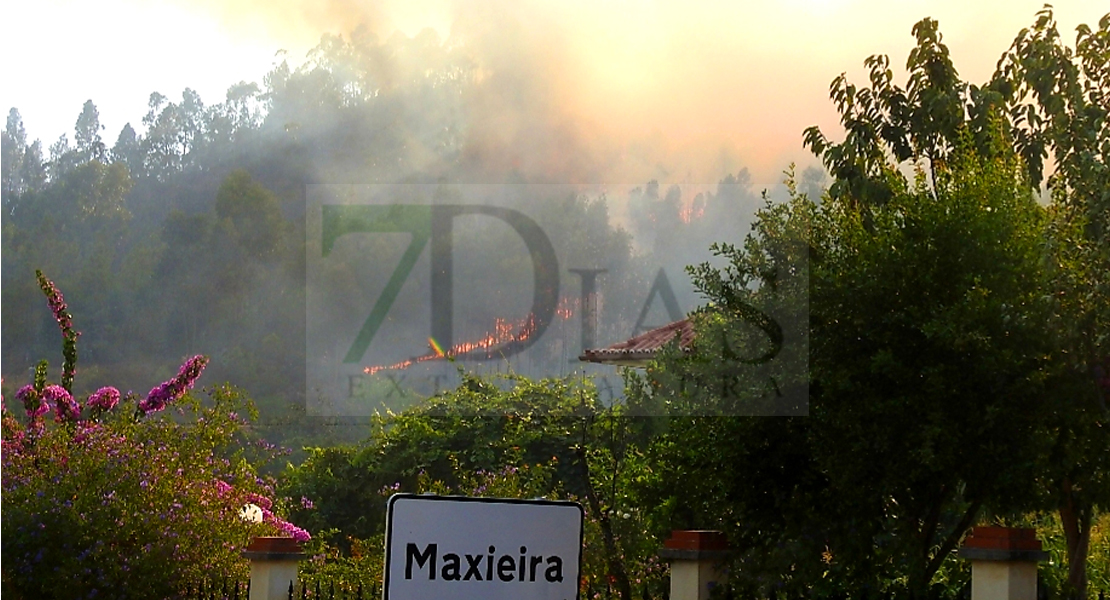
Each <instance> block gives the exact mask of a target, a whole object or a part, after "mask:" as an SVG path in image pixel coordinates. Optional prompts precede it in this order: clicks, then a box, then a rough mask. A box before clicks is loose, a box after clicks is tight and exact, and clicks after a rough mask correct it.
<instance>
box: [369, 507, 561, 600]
mask: <svg viewBox="0 0 1110 600" xmlns="http://www.w3.org/2000/svg"><path fill="white" fill-rule="evenodd" d="M386 519H387V520H386V544H385V575H384V582H383V586H382V587H383V591H382V598H383V600H576V598H577V597H578V577H579V571H580V565H581V555H582V507H581V506H579V505H578V504H576V503H574V502H556V501H549V500H513V499H501V498H468V497H461V496H429V495H421V496H417V495H412V494H397V495H395V496H393V497H391V498H390V499H389V510H388V516H387V517H386Z"/></svg>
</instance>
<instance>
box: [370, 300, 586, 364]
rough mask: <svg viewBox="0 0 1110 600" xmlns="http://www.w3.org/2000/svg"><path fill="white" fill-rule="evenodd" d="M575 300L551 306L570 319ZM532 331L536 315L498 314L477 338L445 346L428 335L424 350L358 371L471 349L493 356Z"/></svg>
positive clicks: (444, 357) (440, 357) (446, 356)
mask: <svg viewBox="0 0 1110 600" xmlns="http://www.w3.org/2000/svg"><path fill="white" fill-rule="evenodd" d="M577 304H578V301H577V300H573V299H571V298H563V299H561V300H560V301H559V305H558V307H556V308H555V316H556V317H558V318H560V319H563V320H567V319H570V318H571V317H572V316H574V311H575V307H576V306H577ZM535 333H536V316H535V315H533V314H529V315H528V316H527V317H525V318H524V319H520V320H518V321H512V320H509V319H503V318H501V317H498V318H496V319H495V320H494V322H493V330H492V331H490V332H488V333H486V334H485V335H484V336H483V337H481V338H479V339H477V340H474V341H471V342H462V343H459V344H455V345H454V346H452V347H450V348H448V349H446V350H445V349H444V348H442V347H441V346H440V344H439V342H437V341H436V340H435V339H433V338H428V348H429V350H430V351H429V352H428V353H427V354H423V355H421V356H414V357H412V358H409V359H405V360H402V361H400V362H396V363H393V364H391V365H374V366H370V367H366V368H364V369H363V370H362V372H363V373H366V374H367V375H373V374H375V373H380V372H382V371H396V370H403V369H407V368H409V367H411V366H413V365H415V364H418V363H423V362H428V361H433V360H452V359H454V358H456V357H459V356H465V355H468V354H472V353H475V352H479V353H481V352H484V356H483V358H495V357H496V356H497V348H498V347H500V346H503V345H505V344H509V343H512V342H522V341H524V340H527V339H529V338H531V337H532V336H533V335H535Z"/></svg>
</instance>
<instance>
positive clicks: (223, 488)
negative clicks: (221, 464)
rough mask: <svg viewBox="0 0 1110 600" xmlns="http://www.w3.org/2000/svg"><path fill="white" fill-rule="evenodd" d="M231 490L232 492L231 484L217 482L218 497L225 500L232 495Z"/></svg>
mask: <svg viewBox="0 0 1110 600" xmlns="http://www.w3.org/2000/svg"><path fill="white" fill-rule="evenodd" d="M231 490H232V487H231V484H229V483H227V482H226V481H224V480H222V479H217V480H216V495H217V496H219V497H221V498H223V497H224V496H226V495H228V494H230V493H231Z"/></svg>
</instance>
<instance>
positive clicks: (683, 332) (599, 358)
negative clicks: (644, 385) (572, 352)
mask: <svg viewBox="0 0 1110 600" xmlns="http://www.w3.org/2000/svg"><path fill="white" fill-rule="evenodd" d="M676 336H677V337H678V346H679V348H682V349H683V350H689V349H690V346H691V345H692V344H693V342H694V326H693V324H692V323H690V320H689V319H682V320H681V321H675V322H674V323H671V324H670V325H664V326H663V327H660V328H658V329H652V330H651V331H648V332H646V333H642V334H640V335H638V336H636V337H634V338H632V339H629V340H625V341H623V342H620V343H617V344H613V345H612V346H609V347H608V348H597V349H591V350H586V351H585V352H583V353H582V356H579V357H578V360H582V361H586V362H596V363H605V364H633V363H644V362H647V361H649V360H651V359H653V358H655V354H656V353H657V352H658V351H659V350H660V349H662V348H663V346H665V345H667V344H668V343H669V342H670V341H671V340H673V339H674V338H675V337H676Z"/></svg>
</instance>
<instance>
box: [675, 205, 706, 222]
mask: <svg viewBox="0 0 1110 600" xmlns="http://www.w3.org/2000/svg"><path fill="white" fill-rule="evenodd" d="M703 215H705V206H704V205H702V206H699V205H697V204H690V205H687V206H684V207H682V209H681V210H679V211H678V217H679V218H680V219H682V222H683V223H691V222H693V221H695V220H697V219H700V218H702V216H703Z"/></svg>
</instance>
